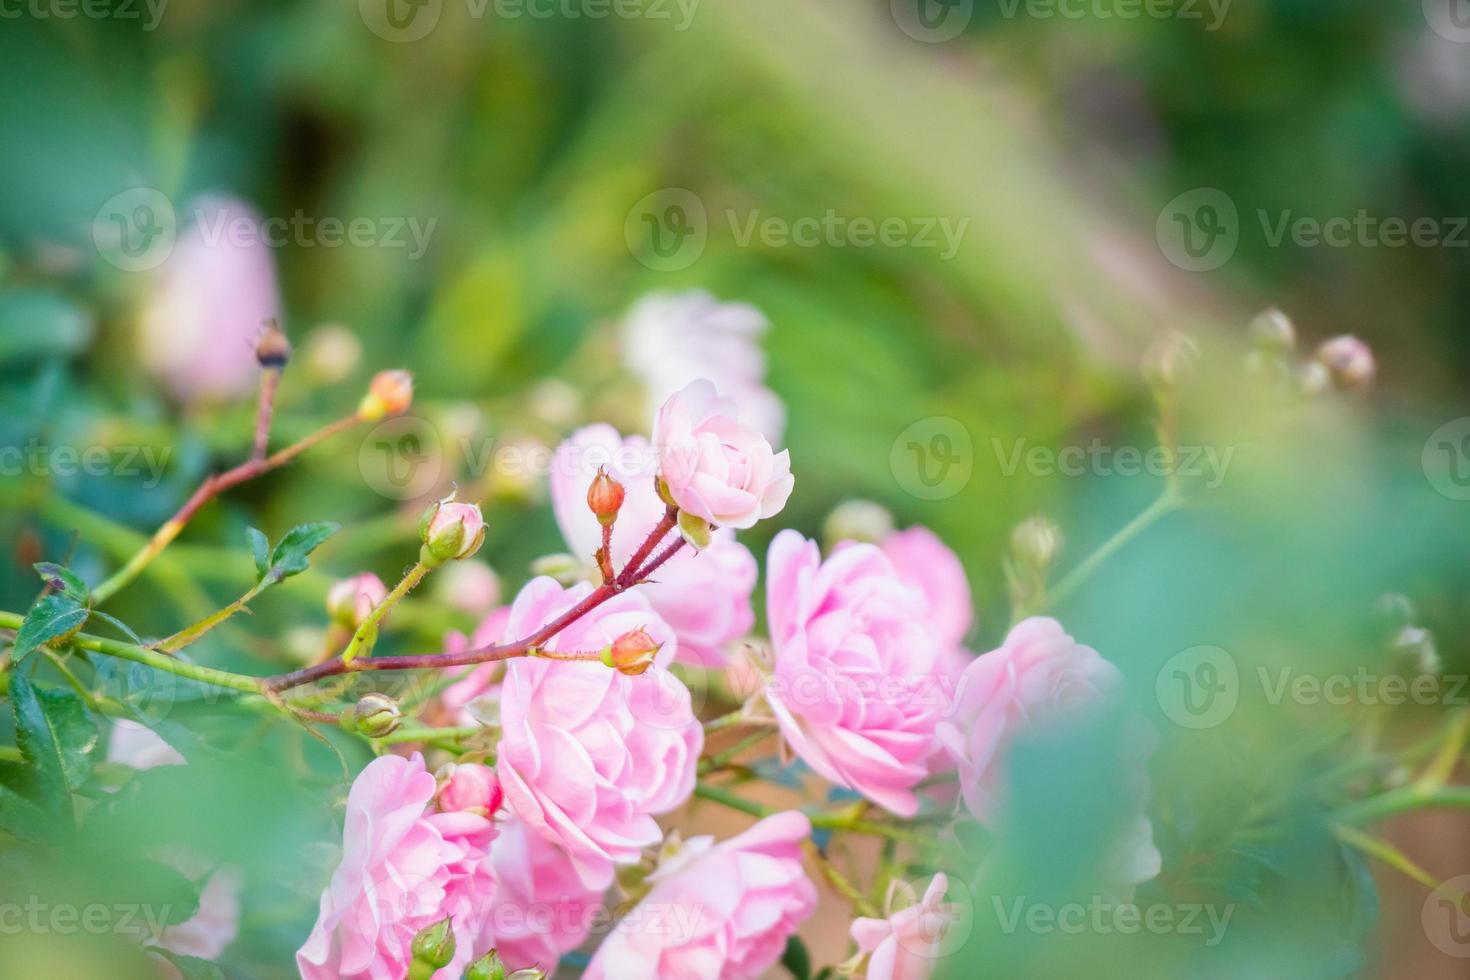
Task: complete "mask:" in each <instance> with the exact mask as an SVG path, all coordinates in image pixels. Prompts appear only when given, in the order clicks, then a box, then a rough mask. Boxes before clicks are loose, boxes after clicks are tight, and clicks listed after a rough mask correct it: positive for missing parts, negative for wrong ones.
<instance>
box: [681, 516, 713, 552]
mask: <svg viewBox="0 0 1470 980" xmlns="http://www.w3.org/2000/svg"><path fill="white" fill-rule="evenodd" d="M679 533H680V534H682V535H683V536H684V540H685V541H687V542H689V544H690V546H691V547H692V548H694V550H695V551H703V550H704V549H705V548H708V547H709V534H710V526H709V521H707V520H705V519H704V518H703V517H699V516H697V515H694V514H691V513H689V511H687V510H681V511H679Z"/></svg>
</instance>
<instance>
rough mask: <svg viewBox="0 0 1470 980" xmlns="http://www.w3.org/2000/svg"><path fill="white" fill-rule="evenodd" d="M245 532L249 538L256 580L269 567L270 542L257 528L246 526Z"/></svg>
mask: <svg viewBox="0 0 1470 980" xmlns="http://www.w3.org/2000/svg"><path fill="white" fill-rule="evenodd" d="M245 534H246V536H247V537H249V538H250V554H251V555H252V556H253V557H254V558H255V580H256V581H257V582H258V581H260V580H261V579H263V578H265V573H266V572H268V571H270V568H271V542H270V539H269V538H267V537H266V536H265V535H264V534H263V533H262V532H261V531H260V529H259V528H253V527H247V528H246V529H245Z"/></svg>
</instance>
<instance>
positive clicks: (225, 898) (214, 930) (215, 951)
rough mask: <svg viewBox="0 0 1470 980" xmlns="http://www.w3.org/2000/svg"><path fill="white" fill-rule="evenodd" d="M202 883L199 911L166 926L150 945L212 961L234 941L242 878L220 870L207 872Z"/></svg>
mask: <svg viewBox="0 0 1470 980" xmlns="http://www.w3.org/2000/svg"><path fill="white" fill-rule="evenodd" d="M180 870H183V869H180ZM191 877H194V876H191ZM203 881H204V887H202V888H201V889H200V890H199V910H198V911H197V912H195V913H194V915H193V916H191V917H190V918H188V919H186V920H184V921H183V922H180V923H179V924H178V925H173V926H168V927H166V928H165V929H164V930H163V931H162V932H160V933H159V935H158V937H157V939H156V940H155V942H154V945H156V946H160V947H162V948H163V949H166V950H168V951H169V952H170V953H177V954H178V955H180V956H197V957H199V958H200V959H204V960H213V959H218V958H219V957H220V956H221V955H222V954H223V953H224V951H225V948H226V947H228V946H229V945H230V943H232V942H234V941H235V937H236V936H237V935H238V934H239V931H240V888H241V887H242V885H243V884H244V876H243V875H242V874H241V872H240V870H239V869H238V868H230V867H224V868H218V869H216V870H214V871H212V872H209V873H208V876H207V877H206V878H204V879H203Z"/></svg>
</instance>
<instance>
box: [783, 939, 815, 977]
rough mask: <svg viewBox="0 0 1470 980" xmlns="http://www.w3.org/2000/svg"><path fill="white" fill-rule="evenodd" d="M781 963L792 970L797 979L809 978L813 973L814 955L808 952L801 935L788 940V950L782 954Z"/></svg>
mask: <svg viewBox="0 0 1470 980" xmlns="http://www.w3.org/2000/svg"><path fill="white" fill-rule="evenodd" d="M781 965H782V966H784V967H786V969H787V970H788V971H790V973H791V975H792V976H793V977H795V978H796V980H809V978H810V977H811V975H812V956H811V954H810V953H808V952H807V949H806V943H804V942H802V941H801V937H799V936H792V937H791V938H790V939H788V940H786V952H784V953H782V954H781Z"/></svg>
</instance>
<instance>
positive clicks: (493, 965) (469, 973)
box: [464, 949, 505, 980]
mask: <svg viewBox="0 0 1470 980" xmlns="http://www.w3.org/2000/svg"><path fill="white" fill-rule="evenodd" d="M464 980H505V964H504V963H502V962H501V961H500V954H499V953H497V952H496V951H495V950H493V949H492V950H490V952H488V953H486V954H485V955H484V956H482V957H480V958H479V959H477V960H475V962H473V963H471V964H470V968H469V969H468V970H465V971H464Z"/></svg>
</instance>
